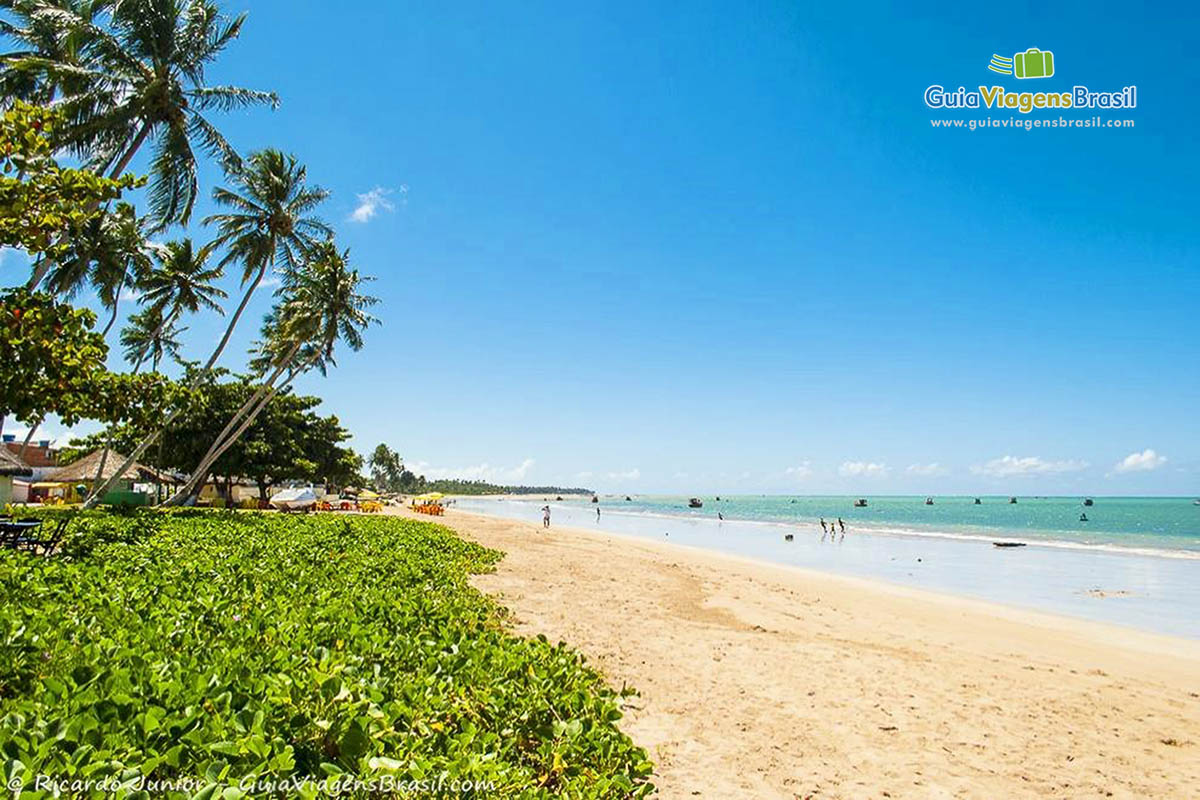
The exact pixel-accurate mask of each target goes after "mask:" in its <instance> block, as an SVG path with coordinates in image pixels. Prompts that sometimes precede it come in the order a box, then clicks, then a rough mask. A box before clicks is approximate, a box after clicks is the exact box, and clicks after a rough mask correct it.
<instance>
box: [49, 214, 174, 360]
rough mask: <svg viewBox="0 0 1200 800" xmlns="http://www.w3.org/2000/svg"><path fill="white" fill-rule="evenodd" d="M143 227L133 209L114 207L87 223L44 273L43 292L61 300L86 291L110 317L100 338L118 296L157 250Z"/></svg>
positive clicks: (148, 267) (147, 269) (108, 327)
mask: <svg viewBox="0 0 1200 800" xmlns="http://www.w3.org/2000/svg"><path fill="white" fill-rule="evenodd" d="M147 224H148V220H147V219H146V218H145V217H140V218H139V217H138V216H137V213H136V212H135V211H134V208H133V206H131V205H129V204H128V203H118V204H117V205H116V208H114V209H113V210H112V211H109V212H106V213H104V214H101V215H100V216H98V217H96V218H95V219H93V220H92V221H91V222H90V223H89V224H88V225H87V226H86V227H85V228H84V230H83V231H81V232H80V234H79V235H78V236H77V237H76V238H75V239H74V240H73V241H72V242H71V246H70V247H69V248H68V254H67V256H66V257H64V258H63V259H61V260H59V261H58V262H56V263H54V264H53V267H52V269H51V270H50V272H49V277H48V279H47V281H46V285H47V288H48V289H50V291H52V292H54V293H56V294H61V295H64V296H65V297H67V298H70V297H72V296H74V295H75V294H76V293H77V292H78V291H79V290H80V289H81V288H82V287H83V286H84V285H87V284H90V285H91V287H92V288H93V289H94V290H95V291H96V295H97V297H98V298H99V300H100V304H101V305H102V306H103V307H104V308H106V309H108V310H109V312H110V313H109V319H108V323H107V324H106V325H105V326H104V330H103V331H102V335H103V336H105V337H107V336H108V332H109V331H110V330H112V326H113V324H114V323H115V322H116V321H117V312H118V307H119V306H120V303H121V299H122V296H123V295H124V294H125V292H126V291H127V290H129V289H132V288H133V287H134V286H135V285H136V284H137V283H138V282H139V281H140V280H141V279H142V278H143V277H144V276H146V275H147V274H148V273H149V272H150V271H151V269H152V268H153V265H154V258H155V254H156V252H157V251H158V249H159V248H158V246H157V245H155V244H153V243H152V242H151V241H150V239H149V238H148V235H147V232H146V227H147Z"/></svg>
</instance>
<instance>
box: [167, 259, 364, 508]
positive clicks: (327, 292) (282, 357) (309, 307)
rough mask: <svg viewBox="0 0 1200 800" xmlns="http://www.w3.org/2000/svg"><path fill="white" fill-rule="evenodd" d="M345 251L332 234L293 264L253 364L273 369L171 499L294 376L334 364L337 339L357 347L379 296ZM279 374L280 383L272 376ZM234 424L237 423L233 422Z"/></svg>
mask: <svg viewBox="0 0 1200 800" xmlns="http://www.w3.org/2000/svg"><path fill="white" fill-rule="evenodd" d="M349 255H350V253H349V251H348V250H346V251H340V252H339V251H338V249H337V246H336V245H335V244H334V242H333V240H332V239H327V240H326V241H324V242H322V243H321V244H319V245H317V246H316V247H314V248H313V249H312V250H311V251H310V253H309V258H308V259H307V260H306V261H305V262H304V263H303V264H302V265H300V266H299V268H298V269H295V270H292V271H291V272H289V273H288V275H287V277H286V279H285V281H284V283H283V286H282V287H281V290H280V294H281V295H282V299H281V301H280V303H279V304H278V305H277V306H276V307H275V308H274V309H273V310H272V313H271V314H270V315H268V317H267V319H266V321H265V324H264V327H263V339H262V341H261V343H260V344H259V345H258V350H259V357H258V358H257V359H255V361H254V362H252V364H255V365H257V366H258V368H259V369H260V370H261V373H262V374H265V373H266V371H267V370H268V369H272V368H273V370H272V372H271V374H270V377H268V378H267V380H266V381H264V382H263V383H262V385H261V386H260V387H259V389H258V390H257V391H256V392H255V393H254V395H253V396H252V397H251V399H250V400H249V401H247V403H246V404H245V405H243V406H242V408H241V409H239V410H238V412H237V413H236V414H234V416H233V418H232V419H230V421H229V423H228V424H227V425H226V426H225V430H223V431H222V432H221V434H220V435H219V436H218V437H217V440H216V441H214V442H213V445H212V447H210V448H209V451H208V453H207V454H205V456H204V458H202V459H201V460H200V463H199V464H198V465H197V467H196V469H195V470H194V471H193V472H192V475H191V476H190V477H189V478H188V481H187V483H186V484H185V485H184V487H183V489H182V490H181V491H180V492H179V493H178V494H177V495H176V496H175V497H173V498H172V500H171V501H168V502H170V503H171V504H173V505H174V504H181V503H183V502H186V501H187V499H188V497H189V496H190V495H192V494H194V493H195V492H196V490H197V488H198V487H199V486H200V485H201V482H202V481H203V480H204V478H205V477H206V476H207V475H208V472H209V469H210V468H211V467H212V465H213V463H214V462H215V461H216V460H217V459H218V458H220V457H221V455H222V454H224V452H225V451H226V450H228V449H229V448H230V447H231V446H233V444H234V443H235V442H236V441H237V440H238V438H239V437H240V436H241V435H242V434H243V433H244V432H245V430H246V429H247V428H249V427H250V425H251V424H252V423H253V422H254V420H255V418H256V417H257V416H258V414H259V413H260V412H261V411H262V410H263V408H265V407H266V405H267V404H268V403H269V402H270V401H271V399H272V398H273V397H274V396H275V395H276V394H277V393H278V392H280V391H282V390H283V389H285V388H287V387H288V386H289V385H291V383H292V381H294V380H295V379H296V378H297V377H298V376H299V375H301V374H303V373H304V372H307V371H308V370H310V369H313V368H317V369H319V370H320V371H321V373H322V374H324V373H325V371H326V369H327V368H328V366H330V365H333V364H335V363H336V362H335V360H334V357H333V356H334V347H335V345H336V344H337V343H338V342H339V341H340V342H343V343H344V344H345V345H346V346H347V347H349V348H350V349H351V350H355V351H357V350H360V349H361V348H362V345H363V332H364V331H365V330H366V328H367V327H368V326H370V325H371V324H372V323H375V322H378V320H377V319H375V317H373V316H372V315H371V314H370V312H369V311H368V309H370V307H371V306H373V305H375V304H376V303H378V302H379V300H378V298H375V297H372V296H370V295H366V294H363V293H362V292H361V290H362V285H363V284H364V283H366V282H367V281H370V280H372V279H371V278H369V277H365V276H361V275H359V273H358V270H354V269H351V268H350V266H349ZM281 376H283V380H282V382H279V383H278V384H276V381H278V380H279V379H280V377H281ZM235 426H236V427H235Z"/></svg>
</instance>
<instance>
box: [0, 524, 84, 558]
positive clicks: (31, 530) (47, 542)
mask: <svg viewBox="0 0 1200 800" xmlns="http://www.w3.org/2000/svg"><path fill="white" fill-rule="evenodd" d="M70 522H71V520H70V518H67V517H64V518H63V519H60V520H58V522H57V523H56V524H55V525H54V528H53V530H51V532H50V534H49V535H48V536H47V535H43V531H44V530H45V528H46V523H45V521H44V520H40V519H23V520H20V521H18V522H15V523H9V524H8V525H6V526H4V527H6V528H9V529H10V530H12V531H13V532H14V533H15V536H14V537H13V538H12V539H11V541H10V542H6V545H7V546H10V547H12V548H13V549H16V550H24V551H26V552H28V553H38V552H40V553H41V554H42V555H44V556H49V555H53V554H54V551H55V550H56V549H57V548H58V545H59V544H60V543H61V542H62V538H63V535H64V534H65V533H66V532H67V525H69V524H70Z"/></svg>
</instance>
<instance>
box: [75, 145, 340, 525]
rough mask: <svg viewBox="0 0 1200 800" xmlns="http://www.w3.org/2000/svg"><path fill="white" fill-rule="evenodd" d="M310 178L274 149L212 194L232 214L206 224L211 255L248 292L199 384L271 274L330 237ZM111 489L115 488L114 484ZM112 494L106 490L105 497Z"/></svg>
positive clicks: (292, 268) (255, 156)
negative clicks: (238, 268) (218, 253)
mask: <svg viewBox="0 0 1200 800" xmlns="http://www.w3.org/2000/svg"><path fill="white" fill-rule="evenodd" d="M307 177H308V173H307V170H306V169H305V168H304V166H303V165H302V164H300V163H299V162H298V161H297V160H296V158H295V156H291V155H285V154H284V153H281V152H280V151H278V150H273V149H268V150H260V151H258V152H255V153H251V154H250V156H249V157H248V158H247V159H246V161H245V163H244V164H243V165H242V167H241V168H240V169H238V170H237V171H236V172H234V173H233V174H232V175H231V176H230V180H231V181H232V183H233V186H234V188H233V189H226V188H221V187H218V188H217V189H216V190H215V191H214V192H213V199H214V200H216V202H217V204H218V205H220V206H223V207H224V208H227V209H230V210H229V211H227V212H224V213H220V214H214V215H212V216H210V217H207V218H206V219H205V220H204V222H205V224H206V225H209V224H215V225H216V226H217V238H216V239H214V240H213V241H212V243H211V244H209V245H208V249H220V248H223V249H224V250H225V256H224V258H222V259H221V261H220V262H219V265H220V267H221V268H224V267H226V266H228V265H230V264H234V263H240V264H241V265H242V285H243V286H244V287H245V290H244V292H243V294H242V299H241V302H240V303H239V304H238V307H237V309H236V310H235V311H234V313H233V316H232V317H231V318H230V320H229V324H228V325H226V327H225V332H224V334H223V335H222V336H221V339H220V341H219V342H217V346H216V348H215V349H214V350H213V352H212V355H211V356H209V358H208V362H207V363H206V364H205V365H204V367H203V368H202V369H201V370H200V371H199V372H198V373H197V380H203V379H205V378H207V376H208V374H209V372H210V371H211V370H212V368H213V366H214V365H215V364H216V362H217V359H218V358H219V357H220V356H221V353H222V352H224V350H225V346H226V345H228V344H229V338H230V337H231V336H232V335H233V331H234V328H235V327H236V326H237V324H238V321H239V320H240V319H241V317H242V314H243V312H245V310H246V306H247V304H249V302H250V298H251V297H252V296H253V295H254V293H255V291H256V290H257V289H258V287H259V285H260V284H262V281H263V278H264V277H266V274H267V272H268V271H270V270H272V269H274V268H275V266H276V265H277V264H278V265H280V266H281V267H282V268H283V270H284V273H285V275H291V274H293V273H295V272H296V271H297V268H298V265H299V264H300V262H301V259H302V258H303V255H304V253H306V252H307V251H309V250H311V249H312V248H313V247H314V246H315V242H316V241H318V240H319V238H318V237H324V236H330V235H332V231H331V230H330V229H329V226H328V225H326V224H325V223H324V222H322V221H321V220H320V219H318V218H317V217H315V216H313V215H312V212H313V211H314V210H315V209H316V207H317V206H318V205H320V204H321V202H322V201H323V200H324V199H325V198H326V197H327V196H328V192H326V191H325V190H323V189H321V188H319V187H312V186H309V185H308V184H307ZM180 411H181V410H180V409H176V410H175V411H172V412H171V414H169V415H168V416H167V419H166V420H164V422H163V427H166V426H167V425H170V424H171V423H172V422H173V421H174V420H175V418H176V417H177V416H178V415H179V414H180ZM160 431H161V429H160V430H157V431H154V432H152V433H151V434H150V435H149V436H147V437H146V439H144V440H143V441H142V443H141V444H139V445H138V447H137V448H135V449H134V452H133V453H132V454H130V456H129V457H128V459H127V462H128V463H127V464H126V465H125V467H123V468H122V470H121V471H119V472H118V474H121V472H124V470H125V469H128V467H129V465H130V464H132V463H133V462H134V461H136V460H137V459H138V457H139V456H140V455H141V454H142V453H143V452H144V451H145V449H146V448H147V447H149V446H150V445H151V444H152V443H153V442H154V440H155V439H156V438H158V435H159V433H160ZM110 483H112V484H114V485H115V483H116V481H115V479H114V480H112V481H110ZM109 488H111V487H108V486H106V487H105V491H107V490H108V489H109ZM97 494H100V493H97ZM88 502H89V503H91V504H93V505H94V504H95V503H96V502H98V500H97V498H96V495H93V496H92V497H91V498H89V499H88Z"/></svg>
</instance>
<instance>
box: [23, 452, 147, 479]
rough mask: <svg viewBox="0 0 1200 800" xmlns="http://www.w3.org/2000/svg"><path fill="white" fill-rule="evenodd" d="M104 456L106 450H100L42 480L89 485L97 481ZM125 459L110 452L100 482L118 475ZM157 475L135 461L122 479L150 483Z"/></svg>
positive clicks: (116, 453) (118, 454)
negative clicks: (97, 472) (97, 473)
mask: <svg viewBox="0 0 1200 800" xmlns="http://www.w3.org/2000/svg"><path fill="white" fill-rule="evenodd" d="M103 455H104V448H100V449H99V450H96V451H94V452H91V453H88V454H87V455H86V456H84V457H83V458H81V459H79V460H78V461H73V462H71V463H70V464H67V465H66V466H65V467H59V468H58V469H56V470H54V471H53V472H51V473H50V474H49V475H47V476H46V477H45V478H43V479H42V480H45V481H54V482H56V483H89V482H91V481H93V480H95V479H96V468H97V467H99V466H100V459H101V457H102V456H103ZM125 458H126V456H123V455H121V454H120V453H118V452H117V451H116V450H109V451H108V457H107V458H105V459H104V471H103V472H101V473H100V480H102V481H107V480H109V479H110V478H112V477H113V476H114V475H116V474H117V470H118V469H119V468H120V467H121V465H122V464H124V463H125ZM157 474H158V473H157V472H156V471H155V470H154V469H152V468H150V467H147V466H144V465H142V464H139V463H137V462H136V461H135V462H133V465H132V466H130V467H129V469H127V470H125V473H124V474H123V475H122V476H121V477H122V478H126V479H128V480H134V481H145V482H150V481H153V480H154V479H155V476H156V475H157Z"/></svg>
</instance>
